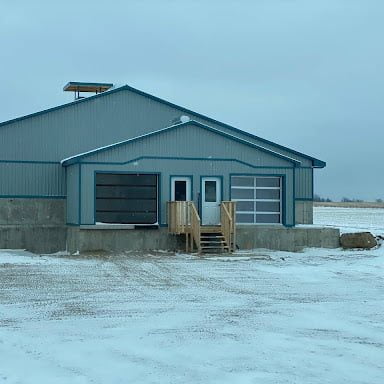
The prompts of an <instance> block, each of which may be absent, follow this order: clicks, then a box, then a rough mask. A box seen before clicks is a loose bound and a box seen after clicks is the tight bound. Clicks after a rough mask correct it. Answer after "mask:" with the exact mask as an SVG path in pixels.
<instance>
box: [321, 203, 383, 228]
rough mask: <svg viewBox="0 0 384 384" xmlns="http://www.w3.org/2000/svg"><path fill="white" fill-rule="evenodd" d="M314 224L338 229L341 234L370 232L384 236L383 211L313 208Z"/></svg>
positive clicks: (378, 209)
mask: <svg viewBox="0 0 384 384" xmlns="http://www.w3.org/2000/svg"><path fill="white" fill-rule="evenodd" d="M314 224H315V225H321V226H331V227H338V228H340V231H341V232H342V233H345V232H361V231H370V232H372V233H373V234H375V235H384V209H383V208H342V207H314Z"/></svg>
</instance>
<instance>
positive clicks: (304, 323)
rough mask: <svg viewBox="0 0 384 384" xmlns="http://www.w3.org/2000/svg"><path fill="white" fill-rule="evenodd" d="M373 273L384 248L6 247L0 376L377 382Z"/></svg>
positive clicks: (382, 337)
mask: <svg viewBox="0 0 384 384" xmlns="http://www.w3.org/2000/svg"><path fill="white" fill-rule="evenodd" d="M321 212H322V211H321ZM321 212H320V213H319V211H318V210H316V212H315V219H316V221H321V220H323V221H326V220H325V219H324V218H322V217H321V215H322V213H321ZM324 214H326V215H328V216H329V217H333V218H334V220H335V221H336V217H337V214H333V213H332V212H328V213H324ZM350 214H351V217H352V221H351V224H348V225H350V227H351V228H355V226H356V225H358V224H359V222H357V221H356V222H355V221H354V219H353V212H352V211H350ZM367 215H368V216H369V213H367ZM360 217H361V222H368V221H369V220H370V219H368V218H367V217H365V215H364V212H360ZM380 218H381V217H378V220H377V222H376V223H374V222H373V223H372V225H374V226H377V227H378V228H380V227H381V225H382V224H381V223H382V222H380ZM343 224H347V222H346V221H343ZM383 272H384V247H380V248H377V249H374V250H371V251H343V250H341V249H336V250H334V249H307V250H305V252H301V253H290V252H274V251H269V250H253V251H242V252H238V253H236V254H234V255H231V256H227V255H225V256H219V255H212V256H206V257H203V258H200V257H198V256H197V255H190V254H176V255H175V254H172V253H167V252H153V253H152V254H145V255H143V254H140V253H135V252H131V253H125V254H119V255H108V254H102V253H99V254H93V255H90V254H87V255H78V256H70V255H66V254H56V255H41V256H40V255H34V254H32V253H29V252H26V251H20V250H14V251H11V250H3V251H0V288H1V290H0V383H1V384H3V383H4V384H8V383H31V384H35V383H53V384H56V383H274V384H275V383H311V384H312V383H348V384H350V383H370V384H375V383H380V384H381V383H382V382H383V377H384V359H383V356H384V353H383V352H384V304H383V302H384V276H383Z"/></svg>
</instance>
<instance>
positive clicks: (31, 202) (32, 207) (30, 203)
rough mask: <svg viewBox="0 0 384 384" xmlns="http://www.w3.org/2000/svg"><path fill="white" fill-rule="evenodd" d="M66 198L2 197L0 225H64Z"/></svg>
mask: <svg viewBox="0 0 384 384" xmlns="http://www.w3.org/2000/svg"><path fill="white" fill-rule="evenodd" d="M65 216H66V215H65V199H16V198H12V199H4V198H3V199H1V198H0V225H16V224H21V225H25V224H27V225H28V224H34V225H64V224H65V219H66V218H65Z"/></svg>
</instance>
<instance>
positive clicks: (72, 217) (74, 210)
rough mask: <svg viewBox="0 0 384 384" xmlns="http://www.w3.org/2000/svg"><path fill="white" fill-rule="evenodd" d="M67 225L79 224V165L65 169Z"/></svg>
mask: <svg viewBox="0 0 384 384" xmlns="http://www.w3.org/2000/svg"><path fill="white" fill-rule="evenodd" d="M67 223H68V224H79V165H75V166H73V167H69V168H67Z"/></svg>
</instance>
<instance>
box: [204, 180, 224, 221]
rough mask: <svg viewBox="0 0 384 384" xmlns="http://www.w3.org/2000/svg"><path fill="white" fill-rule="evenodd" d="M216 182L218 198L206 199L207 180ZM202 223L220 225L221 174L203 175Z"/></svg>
mask: <svg viewBox="0 0 384 384" xmlns="http://www.w3.org/2000/svg"><path fill="white" fill-rule="evenodd" d="M206 181H215V182H216V199H215V201H205V200H206V198H205V182H206ZM200 189H201V223H202V225H219V224H220V204H221V201H222V199H223V196H222V178H221V177H219V176H202V177H201V185H200Z"/></svg>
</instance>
